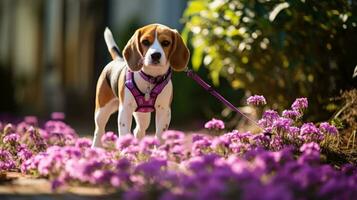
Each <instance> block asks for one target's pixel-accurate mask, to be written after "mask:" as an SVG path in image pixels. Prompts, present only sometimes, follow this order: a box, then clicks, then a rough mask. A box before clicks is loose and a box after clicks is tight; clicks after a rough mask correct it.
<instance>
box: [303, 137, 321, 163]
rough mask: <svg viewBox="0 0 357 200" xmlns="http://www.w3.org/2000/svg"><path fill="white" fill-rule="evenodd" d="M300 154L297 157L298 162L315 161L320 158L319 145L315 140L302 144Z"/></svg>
mask: <svg viewBox="0 0 357 200" xmlns="http://www.w3.org/2000/svg"><path fill="white" fill-rule="evenodd" d="M300 152H302V155H301V156H300V157H299V159H298V162H299V163H301V164H306V163H310V164H311V163H315V162H318V161H319V160H320V146H319V145H318V144H317V143H315V142H310V143H306V144H303V145H302V146H301V147H300Z"/></svg>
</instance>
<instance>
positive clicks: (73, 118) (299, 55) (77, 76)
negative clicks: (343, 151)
mask: <svg viewBox="0 0 357 200" xmlns="http://www.w3.org/2000/svg"><path fill="white" fill-rule="evenodd" d="M356 15H357V3H356V1H354V0H331V1H309V0H280V1H265V0H257V1H252V0H239V1H238V0H190V1H184V0H170V1H167V0H148V1H140V0H130V1H125V0H105V1H104V0H0V91H1V92H0V94H1V97H0V113H1V116H2V117H5V118H11V117H17V116H24V115H37V116H39V117H40V118H44V119H46V118H49V115H50V113H52V112H54V111H61V112H64V113H66V116H67V121H68V122H69V124H71V125H72V126H74V128H75V129H77V130H80V131H81V132H83V133H84V134H91V133H92V130H93V129H94V123H93V111H94V95H95V84H96V80H97V78H98V76H99V74H100V72H101V70H102V69H103V67H104V66H105V65H106V64H107V63H108V62H109V61H110V60H111V58H110V55H109V53H108V51H107V49H106V46H105V42H104V39H103V31H104V29H105V27H106V26H108V27H110V29H111V30H112V32H113V34H114V37H115V39H116V41H117V43H118V46H119V48H120V49H123V47H124V46H125V44H126V42H127V41H128V39H129V38H130V37H131V35H132V34H133V33H134V31H135V30H136V29H137V28H139V27H141V26H144V25H146V24H149V23H162V24H165V25H167V26H170V27H171V28H176V29H178V30H179V31H180V32H181V33H182V36H183V37H184V40H185V41H186V43H187V45H188V46H189V48H190V49H191V51H192V52H191V53H192V54H191V55H192V57H191V62H190V66H189V67H192V68H194V69H195V70H196V71H197V72H198V73H199V74H200V75H201V76H202V77H203V79H205V80H207V81H208V82H209V83H211V84H213V85H214V86H215V87H216V88H217V90H218V91H219V92H220V93H222V94H223V96H225V97H226V98H227V99H229V100H230V101H231V102H232V103H233V104H234V105H236V106H239V107H240V108H241V109H242V110H244V111H245V112H247V113H249V114H251V115H252V116H253V117H254V116H256V115H259V112H258V113H257V112H255V111H254V110H252V109H250V108H249V107H245V98H246V97H247V96H249V95H251V94H261V95H264V96H265V97H266V98H267V101H268V107H270V108H274V109H278V110H279V111H282V110H283V109H284V108H287V107H289V106H290V104H291V103H292V102H293V100H294V99H295V98H298V97H302V96H305V97H308V99H309V103H310V107H309V110H308V114H307V115H306V116H307V118H309V120H314V121H322V120H329V119H331V117H332V116H333V115H334V113H336V112H338V111H339V110H340V109H341V107H343V106H344V105H345V104H346V101H344V100H343V99H341V98H340V97H341V94H342V93H343V92H344V91H352V90H353V89H355V88H356V78H353V71H354V68H355V66H356V64H357V20H356ZM173 80H174V87H175V89H174V96H175V97H174V101H173V106H172V113H173V117H172V126H171V128H179V129H183V130H198V129H200V128H202V125H203V124H204V122H205V121H207V120H209V119H210V118H212V117H219V118H223V119H225V121H226V122H227V125H228V126H229V127H236V126H242V124H243V125H244V124H246V122H244V121H242V120H241V117H240V116H239V115H235V114H234V113H232V112H230V111H229V110H228V109H227V108H225V107H224V106H223V105H221V104H220V103H219V102H218V101H217V100H216V99H214V98H213V97H211V96H210V95H209V94H208V93H207V92H205V91H203V90H202V89H201V88H200V87H199V86H198V85H197V84H195V83H194V82H193V81H192V80H190V79H188V78H187V77H186V76H185V74H183V73H175V74H174V78H173ZM356 97H357V95H356ZM351 99H352V100H353V99H355V97H353V94H352V97H351ZM152 124H153V121H152ZM109 126H110V129H112V130H116V117H115V116H114V115H113V117H112V119H111V122H110V125H109ZM152 128H153V126H151V130H153V129H152ZM80 131H79V132H80Z"/></svg>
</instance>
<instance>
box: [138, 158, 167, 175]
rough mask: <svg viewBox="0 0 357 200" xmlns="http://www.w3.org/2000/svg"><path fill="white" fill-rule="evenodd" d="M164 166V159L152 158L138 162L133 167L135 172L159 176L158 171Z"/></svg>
mask: <svg viewBox="0 0 357 200" xmlns="http://www.w3.org/2000/svg"><path fill="white" fill-rule="evenodd" d="M165 166H167V161H166V160H159V159H152V160H149V161H147V162H144V163H141V164H139V165H138V166H137V167H136V168H135V171H136V172H137V173H142V174H143V175H144V176H146V177H155V176H159V173H160V172H161V170H162V169H163V167H165Z"/></svg>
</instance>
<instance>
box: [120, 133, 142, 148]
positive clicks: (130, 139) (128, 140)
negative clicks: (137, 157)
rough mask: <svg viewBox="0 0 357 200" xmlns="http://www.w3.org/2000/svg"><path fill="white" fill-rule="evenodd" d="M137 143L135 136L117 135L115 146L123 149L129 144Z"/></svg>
mask: <svg viewBox="0 0 357 200" xmlns="http://www.w3.org/2000/svg"><path fill="white" fill-rule="evenodd" d="M137 143H138V141H137V140H136V138H135V137H134V136H133V135H131V134H128V135H124V136H121V137H119V139H118V140H117V142H116V148H117V149H118V150H123V149H125V148H128V147H130V146H131V145H136V144H137Z"/></svg>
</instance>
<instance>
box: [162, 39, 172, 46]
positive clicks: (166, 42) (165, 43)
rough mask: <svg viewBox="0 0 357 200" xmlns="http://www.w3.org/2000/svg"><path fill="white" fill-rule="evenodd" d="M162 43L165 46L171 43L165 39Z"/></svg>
mask: <svg viewBox="0 0 357 200" xmlns="http://www.w3.org/2000/svg"><path fill="white" fill-rule="evenodd" d="M161 45H162V46H163V47H168V46H169V45H170V42H169V41H167V40H164V41H162V42H161Z"/></svg>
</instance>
